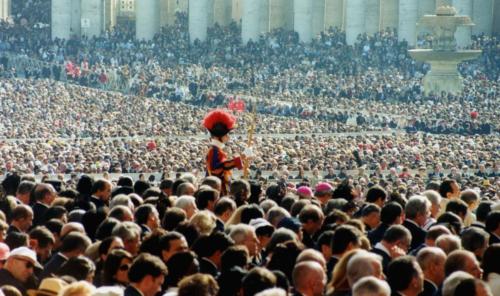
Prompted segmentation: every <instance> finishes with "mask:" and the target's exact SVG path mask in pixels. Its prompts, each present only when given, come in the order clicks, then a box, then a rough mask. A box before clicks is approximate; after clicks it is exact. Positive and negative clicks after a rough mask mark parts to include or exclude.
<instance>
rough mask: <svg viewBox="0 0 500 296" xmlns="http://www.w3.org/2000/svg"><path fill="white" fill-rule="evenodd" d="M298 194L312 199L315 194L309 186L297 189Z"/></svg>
mask: <svg viewBox="0 0 500 296" xmlns="http://www.w3.org/2000/svg"><path fill="white" fill-rule="evenodd" d="M297 194H299V195H302V196H305V197H312V195H313V192H312V189H311V188H310V187H309V186H300V187H299V188H298V189H297Z"/></svg>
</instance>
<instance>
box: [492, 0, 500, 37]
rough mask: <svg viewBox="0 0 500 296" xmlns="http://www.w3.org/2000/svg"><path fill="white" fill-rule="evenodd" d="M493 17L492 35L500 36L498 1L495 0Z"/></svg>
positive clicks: (499, 3)
mask: <svg viewBox="0 0 500 296" xmlns="http://www.w3.org/2000/svg"><path fill="white" fill-rule="evenodd" d="M494 11H495V12H494V13H493V15H494V17H493V33H494V34H500V0H495V7H494Z"/></svg>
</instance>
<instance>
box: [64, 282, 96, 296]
mask: <svg viewBox="0 0 500 296" xmlns="http://www.w3.org/2000/svg"><path fill="white" fill-rule="evenodd" d="M94 291H95V287H94V286H93V285H91V284H89V283H88V282H87V281H79V282H75V283H72V284H69V285H67V286H66V287H65V288H64V289H63V290H62V291H61V292H59V295H58V296H92V294H93V293H94Z"/></svg>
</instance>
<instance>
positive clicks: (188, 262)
mask: <svg viewBox="0 0 500 296" xmlns="http://www.w3.org/2000/svg"><path fill="white" fill-rule="evenodd" d="M196 260H197V259H196V255H195V254H193V252H189V251H182V252H178V253H175V254H174V255H172V257H170V259H168V261H167V269H168V270H169V273H168V275H167V277H166V278H165V282H166V284H167V285H168V286H169V287H176V286H177V284H178V283H179V282H180V280H182V279H183V278H184V277H186V276H189V275H192V274H195V273H197V272H198V271H199V267H198V264H197V262H196Z"/></svg>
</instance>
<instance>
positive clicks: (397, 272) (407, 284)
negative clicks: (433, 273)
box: [387, 256, 424, 295]
mask: <svg viewBox="0 0 500 296" xmlns="http://www.w3.org/2000/svg"><path fill="white" fill-rule="evenodd" d="M387 282H388V283H389V285H390V286H391V288H392V291H393V292H396V291H397V292H400V293H403V294H404V295H418V294H419V293H421V292H422V291H423V290H424V275H423V272H422V269H421V268H420V266H419V265H418V263H417V261H416V260H415V258H414V257H411V256H403V257H399V258H396V259H394V260H392V261H391V263H389V266H388V267H387Z"/></svg>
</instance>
